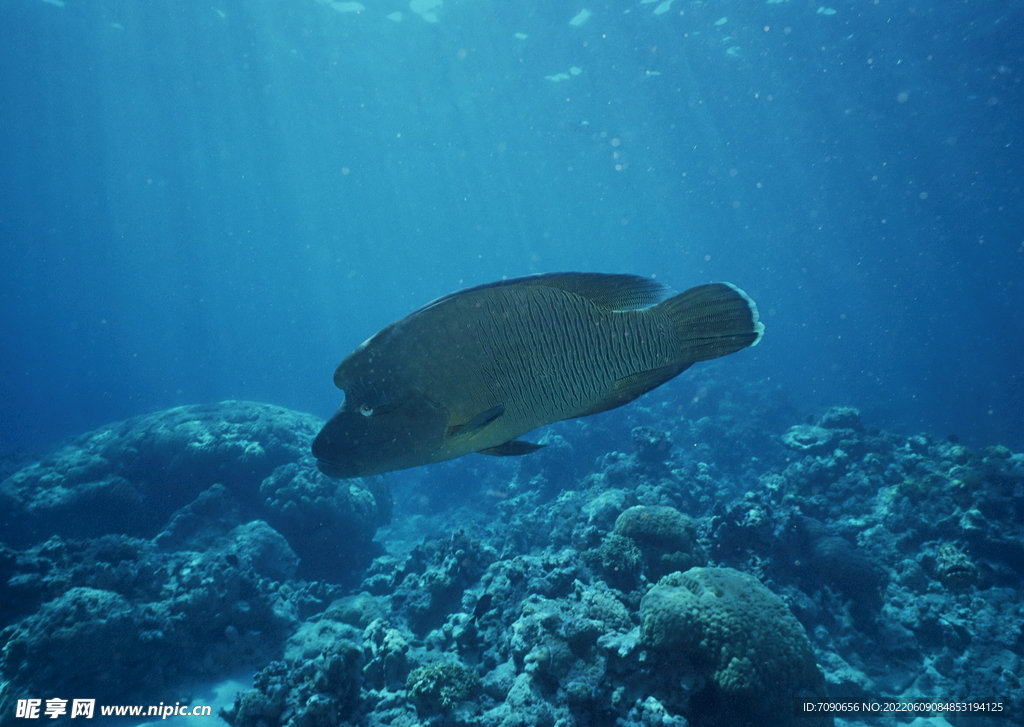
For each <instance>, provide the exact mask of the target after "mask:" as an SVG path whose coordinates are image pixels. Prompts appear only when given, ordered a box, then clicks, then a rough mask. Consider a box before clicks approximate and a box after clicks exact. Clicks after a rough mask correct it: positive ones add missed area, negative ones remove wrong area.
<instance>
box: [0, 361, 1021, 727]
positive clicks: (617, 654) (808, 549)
mask: <svg viewBox="0 0 1024 727" xmlns="http://www.w3.org/2000/svg"><path fill="white" fill-rule="evenodd" d="M696 381H697V382H698V384H699V388H698V394H697V395H693V394H691V393H687V394H686V395H685V396H680V397H677V398H676V399H675V400H673V399H672V397H671V394H670V393H666V397H665V398H664V399H652V400H651V401H643V402H642V403H641V402H638V403H636V404H634V405H633V406H631V407H628V408H625V409H622V410H617V411H619V413H618V414H617V415H616V416H609V417H603V418H591V419H587V420H575V421H569V422H563V423H561V424H559V425H557V426H553V427H551V428H550V429H549V430H547V431H546V432H545V433H544V434H543V440H542V441H546V442H548V443H549V444H550V446H549V447H547V448H545V449H544V450H541V451H540V452H538V453H537V456H536V457H532V458H530V457H527V458H522V459H518V460H513V459H502V460H494V459H492V458H475V459H466V460H465V461H461V460H460V461H457V462H450V463H444V464H442V465H438V466H437V467H434V468H424V469H422V470H412V471H409V472H407V473H400V474H396V475H394V476H389V478H388V482H389V485H390V487H391V488H393V490H394V500H392V496H391V493H390V492H389V488H388V487H385V485H384V484H383V481H382V480H380V479H369V480H364V481H332V480H326V479H323V478H321V477H320V475H318V474H317V473H316V471H315V468H314V467H313V463H312V462H311V461H310V458H309V455H308V453H307V451H306V449H305V447H306V446H307V445H308V437H309V436H311V433H312V432H313V431H315V429H316V427H315V424H316V422H315V420H311V419H308V418H305V417H303V416H302V415H296V414H294V413H291V412H286V411H284V410H278V409H275V408H273V407H262V406H261V405H254V404H230V403H225V404H223V405H219V407H199V408H196V409H194V410H192V411H191V415H192V416H194V417H195V419H196V423H189V422H188V421H187V419H188V416H189V414H188V410H187V409H186V410H172V411H171V412H164V413H159V414H155V415H153V416H151V417H143V418H140V419H138V420H133V421H132V422H128V423H124V424H121V425H113V426H111V427H106V428H104V429H102V430H100V431H99V432H96V433H93V434H92V435H87V436H86V437H83V438H82V439H81V440H79V442H78V443H77V444H76V445H69V446H68V447H65V448H64V449H62V450H60V451H58V453H57V454H55V455H53V456H51V457H50V458H48V459H46V460H44V461H43V462H41V463H36V464H30V465H28V466H27V467H23V468H22V469H20V470H17V471H15V472H14V473H13V474H12V475H11V476H10V477H8V479H7V480H5V481H4V482H3V483H2V484H0V505H2V508H3V509H4V514H3V515H2V516H0V517H3V518H5V521H4V530H3V531H2V532H3V540H4V543H3V544H0V628H3V632H2V637H3V639H4V642H5V643H6V644H7V646H6V647H5V649H4V653H3V657H2V660H0V676H2V679H3V680H4V682H5V685H4V686H3V687H0V710H5V711H0V721H2V720H3V719H4V716H3V715H5V714H10V709H11V707H10V704H11V700H12V699H16V698H23V697H25V696H34V695H38V696H42V697H45V696H47V695H49V694H50V692H51V691H52V690H54V689H61V690H69V694H70V692H72V691H74V692H76V693H77V692H81V691H88V692H89V695H84V694H83V695H82V696H91V695H93V694H94V695H96V696H99V697H103V698H110V699H113V698H114V697H116V698H117V699H118V701H121V702H125V701H130V699H131V698H132V695H145V694H149V695H154V696H158V698H159V699H162V700H164V701H165V702H166V701H167V699H168V698H169V697H170V696H174V695H177V694H185V693H186V690H187V686H186V684H187V683H188V682H189V681H190V680H195V679H216V678H223V677H224V676H226V675H227V674H230V673H233V672H235V671H237V670H238V669H239V668H247V669H249V670H251V672H253V673H255V677H254V680H253V685H252V688H251V689H246V690H243V691H242V692H240V693H239V694H238V696H237V698H236V700H235V703H234V706H233V707H231V708H230V709H227V710H225V711H224V713H223V715H222V716H223V718H224V719H225V720H227V721H228V722H229V723H230V724H232V725H236V726H238V727H256V726H259V727H277V726H284V725H287V726H288V727H306V726H307V725H317V726H323V727H333V726H338V727H341V726H342V725H360V727H378V726H380V727H383V726H384V725H387V726H388V727H422V726H423V725H431V726H432V727H520V726H521V727H527V726H529V727H535V726H540V727H556V726H557V727H569V726H570V725H573V726H578V727H606V726H614V727H654V726H659V727H725V725H736V724H744V725H753V726H757V727H775V726H779V727H817V726H818V725H828V724H830V723H831V722H832V717H833V715H831V714H820V713H804V712H801V710H799V709H798V708H797V706H796V703H799V702H803V701H804V700H809V701H816V700H827V701H829V702H837V703H843V702H848V703H854V702H856V703H870V702H883V701H893V702H904V703H910V702H920V703H928V702H935V701H937V700H941V701H945V702H963V703H968V702H969V703H981V702H986V703H1000V704H1002V705H1003V709H1004V710H1005V713H1006V714H1008V715H1010V716H1011V721H1012V719H1015V718H1016V717H1015V716H1014V715H1018V714H1020V713H1021V710H1022V709H1024V689H1022V685H1021V679H1020V677H1019V676H1018V675H1019V674H1021V673H1022V672H1024V631H1022V629H1021V624H1022V623H1024V605H1022V604H1024V597H1022V589H1024V504H1022V503H1024V455H1021V454H1015V453H1013V452H1010V451H1009V450H1007V449H1005V448H1003V447H997V446H996V447H988V448H985V449H983V450H981V451H974V450H972V449H969V448H967V447H965V446H963V445H961V444H959V443H954V442H946V441H934V440H932V439H929V438H928V437H926V436H923V435H914V436H905V435H899V434H894V433H891V432H886V431H879V430H875V429H871V428H868V427H865V426H864V425H863V424H862V423H861V418H860V414H859V413H858V412H857V410H855V409H852V408H850V407H840V408H835V409H831V410H829V411H826V412H824V413H823V414H822V415H821V416H819V417H817V418H813V417H812V418H810V419H804V420H803V421H799V422H798V420H797V417H796V415H795V414H794V413H793V412H792V411H791V410H789V409H788V408H787V407H786V405H785V403H784V402H782V401H780V400H779V399H778V397H777V396H776V395H775V394H774V393H773V392H772V391H771V390H769V389H767V388H765V387H757V386H753V385H750V386H746V387H744V386H739V387H731V388H728V387H727V388H728V391H726V390H724V389H723V387H721V386H720V385H719V384H718V383H717V382H716V381H715V379H714V378H713V376H711V375H710V374H699V377H698V378H696ZM665 388H666V392H671V391H672V385H667V386H666V387H665ZM680 402H683V403H680ZM687 402H688V403H687ZM218 418H220V419H222V420H223V421H218ZM150 434H152V440H153V441H150ZM304 441H305V443H304ZM136 454H138V456H139V457H142V458H143V461H144V462H146V463H148V464H146V465H145V466H143V465H142V464H140V463H139V462H137V461H136V460H135V459H134V458H135V457H136ZM161 493H163V495H162V497H163V498H164V499H161ZM113 507H116V508H122V509H123V508H125V507H131V508H133V509H134V510H133V513H134V514H136V515H137V517H136V518H130V517H127V516H126V515H125V514H124V513H123V512H121V513H109V512H106V510H107V509H110V508H113ZM392 509H393V510H394V516H393V518H392V523H391V524H390V525H385V523H386V522H387V520H388V517H389V515H390V514H391V512H392ZM45 533H49V535H44V534H45ZM373 538H377V541H374V540H372V539H373ZM57 654H73V655H74V656H75V659H73V660H62V659H58V658H56V655H57ZM113 654H118V655H123V656H117V657H116V658H115V657H114V656H112V655H113ZM139 699H141V696H140V697H139ZM835 716H836V720H835V721H836V724H841V725H843V727H860V725H871V726H872V727H874V726H877V727H897V726H898V725H901V724H906V723H908V722H910V723H912V724H919V725H922V727H923V726H924V725H932V726H933V727H935V726H936V725H941V724H947V723H948V724H955V725H964V724H968V723H967V722H964V721H963V718H962V717H957V716H956V715H953V714H949V713H946V714H941V713H939V712H934V711H933V712H932V713H928V712H921V713H919V714H916V715H913V716H914V717H916V718H917V720H918V721H917V722H916V723H914V722H911V720H910V719H908V718H907V717H908V715H904V714H898V713H895V712H889V713H878V714H872V715H863V714H860V715H853V714H839V715H835ZM947 718H948V722H947V721H946V720H947ZM1007 723H1008V722H1007V721H1006V719H1005V718H1004V717H998V716H994V715H992V714H974V715H971V716H970V722H969V724H970V726H971V727H995V725H1003V724H1007Z"/></svg>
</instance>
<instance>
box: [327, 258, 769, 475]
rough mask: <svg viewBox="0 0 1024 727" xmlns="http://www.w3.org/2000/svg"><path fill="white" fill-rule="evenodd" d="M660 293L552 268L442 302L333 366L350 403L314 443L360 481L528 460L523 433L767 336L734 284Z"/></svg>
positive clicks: (623, 278) (331, 470)
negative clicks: (491, 460) (468, 460)
mask: <svg viewBox="0 0 1024 727" xmlns="http://www.w3.org/2000/svg"><path fill="white" fill-rule="evenodd" d="M665 295H666V289H665V287H664V286H663V285H661V284H660V283H657V282H655V281H654V280H651V279H650V278H643V277H639V276H635V275H608V274H600V273H552V274H547V275H535V276H530V277H525V278H515V279H512V280H504V281H499V282H496V283H490V284H487V285H480V286H477V287H473V288H467V289H466V290H462V291H459V292H456V293H451V294H450V295H446V296H444V297H442V298H438V299H437V300H435V301H433V302H432V303H428V304H427V305H426V306H424V307H423V308H420V309H419V310H417V311H414V312H413V313H411V314H409V315H408V316H406V317H405V318H403V319H401V320H399V321H397V322H395V323H392V324H391V325H389V326H387V327H385V328H384V329H382V330H381V331H380V332H378V333H377V334H376V335H374V336H372V337H371V338H370V339H368V340H367V341H365V342H364V343H362V344H361V345H360V346H359V347H358V348H356V350H355V351H353V352H352V353H351V354H350V355H349V356H348V357H347V358H346V359H345V360H344V361H342V362H341V365H339V366H338V368H337V370H336V371H335V372H334V383H335V384H336V385H337V386H338V388H340V389H344V391H345V401H344V403H343V404H342V406H341V408H340V409H338V411H337V412H335V414H334V415H333V416H332V417H331V418H330V420H329V421H328V422H327V424H325V425H324V427H323V429H322V430H321V431H320V433H319V434H318V435H317V436H316V439H315V440H314V441H313V455H314V456H315V457H316V459H317V466H318V467H319V469H320V471H321V472H323V473H324V474H326V475H328V476H330V477H363V476H367V475H373V474H379V473H381V472H389V471H391V470H399V469H405V468H408V467H416V466H418V465H424V464H430V463H432V462H441V461H443V460H446V459H452V458H454V457H461V456H462V455H465V454H470V453H471V452H479V453H481V454H489V455H495V456H509V455H522V454H527V453H529V452H533V451H535V450H537V449H539V448H540V445H537V444H532V443H530V442H525V441H521V440H519V439H518V437H520V436H522V435H524V434H526V433H527V432H529V431H531V430H533V429H536V428H537V427H540V426H543V425H545V424H551V423H553V422H557V421H561V420H563V419H571V418H574V417H583V416H588V415H590V414H596V413H598V412H602V411H607V410H609V409H614V408H616V407H619V406H622V405H623V404H627V403H629V402H630V401H632V400H633V399H635V398H637V397H638V396H640V395H641V394H644V393H646V392H648V391H650V390H651V389H654V388H656V387H658V386H661V385H662V384H664V383H665V382H666V381H668V380H670V379H672V378H674V377H675V376H677V375H678V374H680V373H682V372H683V371H685V370H686V369H687V368H689V367H690V366H691V365H692V364H694V363H695V362H697V361H707V360H709V359H713V358H718V357H719V356H725V355H727V354H730V353H734V352H736V351H739V350H741V349H744V348H746V347H748V346H753V345H754V344H756V343H757V342H758V341H759V340H760V339H761V335H762V333H763V331H764V326H763V325H762V324H761V323H760V322H759V321H758V316H757V308H756V306H755V305H754V302H753V301H752V300H751V299H750V298H749V297H748V296H747V295H746V293H744V292H743V291H742V290H740V289H739V288H737V287H735V286H734V285H731V284H729V283H711V284H708V285H700V286H697V287H695V288H691V289H689V290H687V291H685V292H683V293H680V294H678V295H676V296H673V297H671V298H668V299H667V300H663V299H664V298H665Z"/></svg>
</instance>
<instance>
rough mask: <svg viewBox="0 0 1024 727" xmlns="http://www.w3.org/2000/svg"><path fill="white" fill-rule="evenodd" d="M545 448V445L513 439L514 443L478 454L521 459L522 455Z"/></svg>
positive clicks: (491, 448) (483, 450) (489, 448)
mask: <svg viewBox="0 0 1024 727" xmlns="http://www.w3.org/2000/svg"><path fill="white" fill-rule="evenodd" d="M544 446H545V445H543V444H534V443H533V442H526V441H524V440H522V439H513V440H512V441H510V442H505V443H504V444H499V445H497V446H494V447H488V448H487V449H481V450H478V451H477V454H487V455H490V456H491V457H519V456H520V455H524V454H530V452H536V451H537V450H538V449H540V448H541V447H544Z"/></svg>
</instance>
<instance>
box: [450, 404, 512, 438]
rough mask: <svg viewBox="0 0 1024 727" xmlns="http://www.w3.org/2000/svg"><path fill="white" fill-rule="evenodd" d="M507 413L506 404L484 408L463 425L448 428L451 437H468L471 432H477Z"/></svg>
mask: <svg viewBox="0 0 1024 727" xmlns="http://www.w3.org/2000/svg"><path fill="white" fill-rule="evenodd" d="M504 413H505V405H504V404H495V405H494V406H492V407H491V408H490V409H484V410H483V411H482V412H480V413H479V414H477V415H476V416H475V417H473V418H472V419H470V420H469V421H468V422H466V423H465V424H463V425H461V426H460V425H456V426H454V427H450V428H449V429H448V436H449V437H466V436H469V435H470V434H475V433H476V432H479V431H480V430H481V429H483V428H484V427H486V426H487V425H488V424H490V423H491V422H493V421H494V420H495V419H497V418H498V417H500V416H501V415H502V414H504Z"/></svg>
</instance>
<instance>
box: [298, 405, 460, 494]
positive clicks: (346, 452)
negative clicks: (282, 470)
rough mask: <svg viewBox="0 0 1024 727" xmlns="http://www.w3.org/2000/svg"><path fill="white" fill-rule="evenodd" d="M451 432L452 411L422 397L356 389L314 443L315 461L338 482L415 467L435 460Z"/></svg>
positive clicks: (321, 469)
mask: <svg viewBox="0 0 1024 727" xmlns="http://www.w3.org/2000/svg"><path fill="white" fill-rule="evenodd" d="M447 426H448V410H447V409H446V408H445V407H444V406H442V405H440V404H438V403H437V402H436V401H434V400H432V399H431V398H430V397H428V396H426V395H424V394H422V393H419V392H405V393H403V394H400V395H391V396H386V395H384V394H382V393H381V392H380V391H379V390H375V389H372V388H367V387H352V388H351V390H347V391H346V396H345V402H344V403H343V404H342V405H341V407H340V408H339V409H338V411H336V412H335V413H334V415H333V416H332V417H331V418H330V419H329V420H328V421H327V423H326V424H325V425H324V427H323V429H321V430H320V433H319V434H317V435H316V439H314V440H313V456H315V457H316V459H317V463H316V464H317V467H318V468H319V469H320V471H321V472H323V473H324V474H325V475H327V476H328V477H336V478H345V477H367V476H369V475H376V474H380V473H382V472H390V471H392V470H400V469H406V468H408V467H416V466H418V465H421V464H427V463H429V462H433V461H435V460H436V458H437V456H438V452H439V451H440V449H441V444H442V440H443V437H444V433H445V430H446V429H447Z"/></svg>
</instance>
